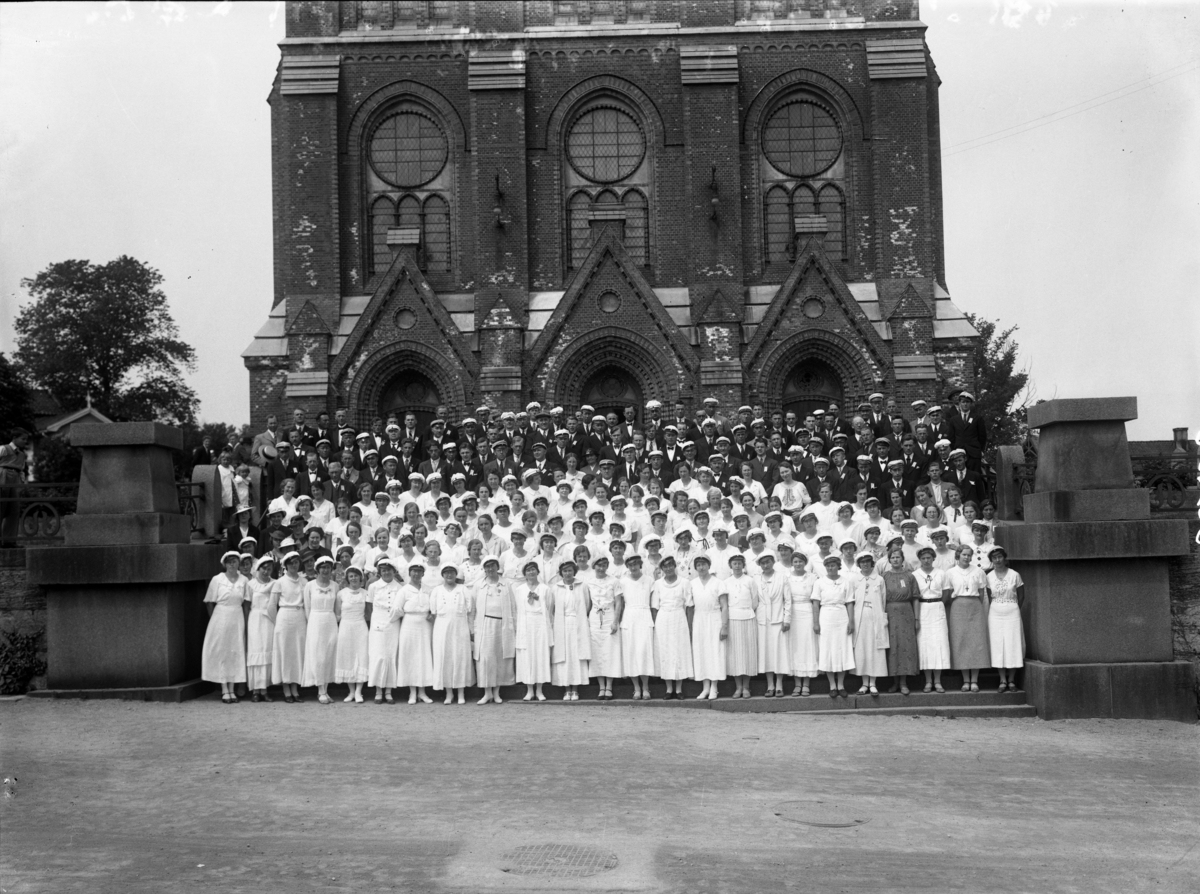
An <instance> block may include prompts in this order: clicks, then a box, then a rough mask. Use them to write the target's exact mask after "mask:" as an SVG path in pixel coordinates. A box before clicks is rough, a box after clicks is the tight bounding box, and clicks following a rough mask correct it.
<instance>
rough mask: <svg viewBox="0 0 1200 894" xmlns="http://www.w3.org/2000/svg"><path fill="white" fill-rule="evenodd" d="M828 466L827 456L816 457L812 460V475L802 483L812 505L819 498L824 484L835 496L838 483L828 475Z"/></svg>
mask: <svg viewBox="0 0 1200 894" xmlns="http://www.w3.org/2000/svg"><path fill="white" fill-rule="evenodd" d="M830 465H832V464H831V463H830V462H829V457H827V456H818V457H816V458H815V459H813V474H812V476H811V477H810V478H809V479H808V480H807V481H805V482H804V486H805V487H806V488H807V489H808V495H809V496H810V497H812V499H813V502H814V503H815V502H816V501H817V500H819V499H820V498H821V488H822V487H823V486H825V485H826V484H828V485H829V486H830V487H831V488H832V489H833V493H834V494H837V487H838V481H837V479H836V478H834V477H833V476H832V475H831V474H829V467H830Z"/></svg>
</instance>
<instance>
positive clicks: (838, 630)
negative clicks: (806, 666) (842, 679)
mask: <svg viewBox="0 0 1200 894" xmlns="http://www.w3.org/2000/svg"><path fill="white" fill-rule="evenodd" d="M820 623H821V634H820V638H819V641H818V655H817V668H818V669H819V670H821V671H823V672H825V673H841V672H842V671H852V670H854V640H853V638H852V637H851V636H850V618H849V617H848V616H847V614H846V606H844V605H822V606H821V621H820Z"/></svg>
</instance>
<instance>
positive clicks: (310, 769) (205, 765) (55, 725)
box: [0, 698, 1200, 894]
mask: <svg viewBox="0 0 1200 894" xmlns="http://www.w3.org/2000/svg"><path fill="white" fill-rule="evenodd" d="M1198 746H1200V728H1197V727H1196V726H1189V725H1184V724H1176V723H1155V722H1133V721H1071V722H1042V721H1038V720H1024V719H991V720H949V719H940V718H927V717H921V718H917V717H895V716H893V717H862V716H854V717H812V716H803V715H787V714H726V713H721V712H713V711H680V710H648V709H646V708H626V707H620V706H612V705H610V706H599V705H598V706H595V707H589V706H572V707H570V708H564V707H562V706H558V707H556V706H553V705H541V706H539V705H522V704H511V703H510V704H505V705H503V706H500V707H496V706H490V707H477V706H475V705H469V706H466V707H461V708H460V707H445V706H443V705H440V704H434V705H419V706H416V707H409V706H407V705H399V706H396V707H387V706H385V707H375V706H373V705H370V704H367V705H363V706H349V705H342V704H340V703H339V704H337V705H335V706H332V707H322V706H319V705H316V704H314V703H313V702H312V701H311V700H309V701H308V702H306V703H305V704H303V705H284V704H282V703H278V702H276V703H274V704H270V705H252V704H249V703H242V704H239V705H236V706H226V705H222V704H221V703H220V702H219V701H216V700H214V699H212V698H206V699H201V700H198V701H194V702H188V703H185V704H182V705H164V704H147V703H133V702H112V701H109V702H86V701H70V702H54V701H39V700H30V699H24V700H20V701H10V702H5V703H0V771H2V773H3V775H4V776H6V777H16V780H17V782H16V794H15V797H0V890H2V891H4V892H33V891H36V892H54V894H68V892H76V891H78V892H85V891H86V892H96V891H120V892H141V891H146V892H156V894H157V892H175V891H180V892H185V891H186V892H192V891H197V890H202V889H207V890H216V891H222V892H225V891H230V892H242V891H245V892H255V894H262V892H274V891H281V892H306V891H331V892H366V891H412V892H424V891H430V892H463V894H466V892H472V894H475V892H489V891H504V892H522V891H545V892H562V891H669V892H680V894H685V892H686V894H693V892H709V891H713V892H716V891H720V892H724V891H730V892H732V891H746V892H766V891H797V892H804V891H814V892H816V891H820V892H839V891H872V892H877V894H886V892H889V891H894V890H913V891H921V892H935V891H962V892H972V894H975V892H990V891H1035V892H1059V891H1061V892H1075V891H1085V892H1089V894H1090V892H1100V891H1113V892H1130V891H1143V890H1154V891H1164V892H1170V891H1179V892H1188V894H1192V892H1195V891H1196V890H1198V889H1200V836H1198V834H1197V833H1198V831H1200V798H1198V795H1200V747H1198ZM543 845H558V846H559V847H558V848H557V850H556V851H555V852H554V853H553V854H552V855H550V857H551V858H549V859H547V858H545V856H544V855H543V854H542V852H541V851H538V850H536V848H537V847H539V846H543ZM522 847H525V848H534V849H535V850H534V851H532V852H530V853H528V854H526V855H525V857H524V858H525V859H527V860H531V861H533V862H532V864H530V866H526V864H524V863H522V862H521V861H522V853H521V852H518V851H517V849H518V848H522ZM539 858H541V861H540V862H538V861H539ZM614 861H615V864H616V865H615V867H612V868H608V869H606V870H604V871H600V872H598V873H597V874H592V875H583V874H582V873H584V872H588V871H591V870H593V869H599V868H601V867H602V866H605V865H607V866H610V867H611V866H612V863H613V862H614ZM527 868H533V869H540V870H543V872H550V873H556V874H527V873H525V872H522V871H521V870H522V869H527Z"/></svg>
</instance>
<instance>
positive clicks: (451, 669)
mask: <svg viewBox="0 0 1200 894" xmlns="http://www.w3.org/2000/svg"><path fill="white" fill-rule="evenodd" d="M489 558H493V559H494V558H496V557H495V556H490V557H489ZM429 602H430V606H431V608H432V611H433V614H434V620H433V676H434V683H433V688H434V689H444V690H446V702H445V703H446V704H447V705H448V704H450V703H451V702H452V701H454V696H455V695H456V694H457V696H458V703H459V704H460V705H465V704H466V703H467V698H466V692H465V691H464V689H465V688H466V687H467V686H474V685H475V663H474V662H473V661H472V660H471V657H472V656H471V631H472V630H473V629H474V622H475V612H476V606H475V596H474V588H471V587H467V586H466V585H465V584H460V583H459V582H458V568H457V567H456V566H454V565H451V564H446V565H444V566H442V582H441V584H439V585H438V586H436V587H434V588H433V592H432V593H431V594H430V595H429Z"/></svg>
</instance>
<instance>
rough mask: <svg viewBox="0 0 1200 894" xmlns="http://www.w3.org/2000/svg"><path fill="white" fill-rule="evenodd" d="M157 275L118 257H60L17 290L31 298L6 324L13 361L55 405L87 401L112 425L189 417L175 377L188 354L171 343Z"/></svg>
mask: <svg viewBox="0 0 1200 894" xmlns="http://www.w3.org/2000/svg"><path fill="white" fill-rule="evenodd" d="M162 282H163V278H162V274H160V273H159V272H158V271H157V270H155V269H154V268H153V267H150V266H148V265H146V264H143V263H142V262H141V261H138V260H136V259H134V258H131V257H128V256H126V255H122V256H121V257H119V258H117V259H116V260H114V261H110V262H108V263H107V264H92V263H91V262H90V261H59V262H58V263H55V264H51V265H50V266H49V267H47V268H46V269H45V270H43V271H42V272H41V273H39V274H38V275H37V276H35V277H33V278H32V279H23V280H21V285H22V286H23V287H24V288H25V289H27V290H28V291H29V294H30V295H31V296H32V297H33V299H34V301H33V303H31V304H29V305H27V306H26V307H24V308H22V309H21V311H20V313H18V314H17V318H16V321H15V323H14V329H15V330H16V342H17V352H16V359H17V361H18V362H19V363H20V365H21V367H22V369H23V370H24V372H25V373H26V374H27V376H28V378H29V380H30V381H31V382H33V383H34V384H36V385H38V386H40V387H43V388H46V389H47V390H49V391H50V393H51V394H53V395H54V397H55V398H56V399H57V400H58V401H59V403H61V404H62V405H63V406H64V407H81V406H83V404H84V401H85V400H86V398H87V397H88V396H89V395H90V396H91V399H92V404H93V405H94V406H95V407H96V408H97V409H98V410H100V412H102V413H104V414H105V415H107V416H109V417H111V418H113V419H153V420H156V421H159V422H170V423H175V424H180V423H183V422H189V421H191V420H192V419H194V418H195V415H196V405H197V399H196V393H195V391H193V390H192V389H191V388H190V387H189V386H188V385H187V383H186V381H185V380H184V378H183V373H184V371H185V370H186V371H190V370H192V369H194V367H195V359H196V354H195V351H193V350H192V348H191V346H190V345H188V344H187V343H185V342H183V341H181V340H180V338H179V332H178V329H177V328H176V326H175V320H174V319H173V318H172V317H171V313H170V311H169V310H168V309H167V296H166V295H165V294H164V293H163V291H162V289H161V288H160V286H161V285H162Z"/></svg>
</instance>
